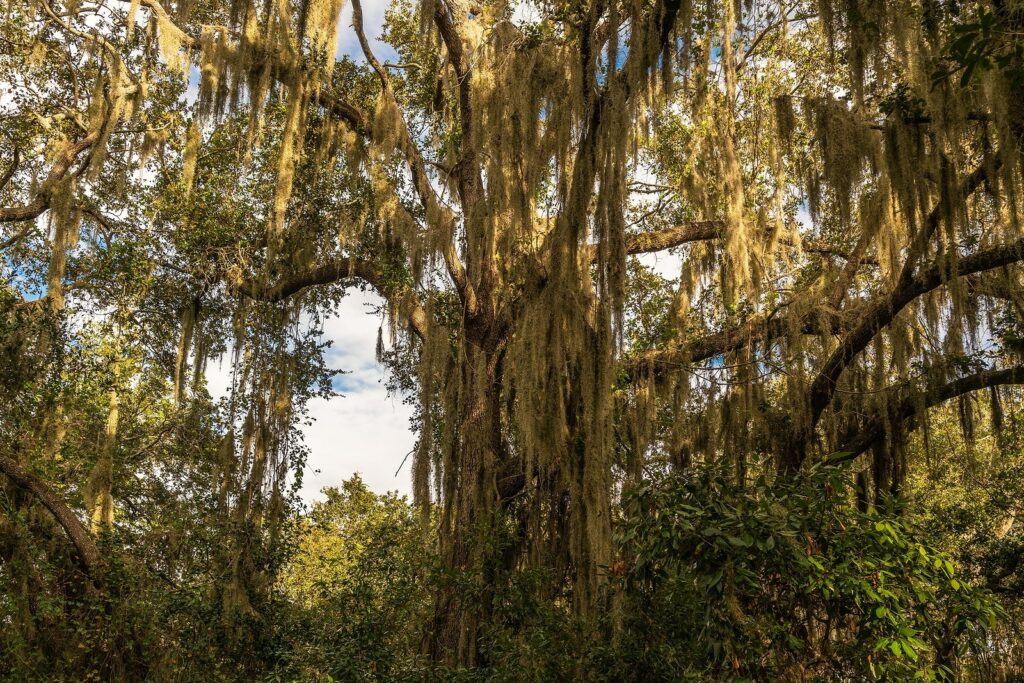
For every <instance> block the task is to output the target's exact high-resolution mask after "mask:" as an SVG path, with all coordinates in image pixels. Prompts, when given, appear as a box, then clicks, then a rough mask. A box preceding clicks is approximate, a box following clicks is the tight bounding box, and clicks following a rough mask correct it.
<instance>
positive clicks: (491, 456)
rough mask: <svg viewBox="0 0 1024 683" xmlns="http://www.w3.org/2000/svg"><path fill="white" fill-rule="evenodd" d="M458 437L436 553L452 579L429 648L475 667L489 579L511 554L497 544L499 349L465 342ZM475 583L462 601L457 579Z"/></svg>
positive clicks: (437, 609) (441, 658)
mask: <svg viewBox="0 0 1024 683" xmlns="http://www.w3.org/2000/svg"><path fill="white" fill-rule="evenodd" d="M461 373H462V375H461V377H460V382H461V389H462V399H461V416H460V420H459V429H458V436H457V439H456V440H455V443H454V444H453V445H452V446H453V452H452V453H451V454H450V457H451V461H452V462H451V463H450V464H451V466H450V467H447V468H446V470H445V482H444V489H445V490H444V505H443V513H442V519H441V525H442V533H441V544H442V545H441V559H442V561H443V563H444V565H445V568H446V569H448V570H451V571H452V572H453V574H454V576H455V577H456V583H455V584H454V585H452V586H448V587H445V588H444V589H443V590H440V591H438V593H437V597H436V600H435V604H434V619H433V624H432V633H430V634H428V652H429V654H430V655H431V657H432V658H433V659H434V660H435V661H438V662H443V663H445V664H448V665H450V666H455V667H473V666H479V665H481V664H482V663H483V662H482V661H481V657H480V652H479V633H480V627H481V625H482V624H483V623H485V622H486V620H487V618H488V617H489V616H490V614H491V611H492V604H491V602H492V599H493V590H494V585H493V583H494V581H495V579H496V578H497V577H498V575H499V574H500V573H501V571H502V570H503V569H508V568H510V567H507V566H505V565H507V564H508V562H509V561H510V558H509V556H508V555H507V554H505V553H502V552H500V549H496V548H498V544H494V543H493V540H494V535H495V534H496V533H498V529H497V528H496V526H495V524H496V522H497V521H498V519H499V518H500V515H501V514H502V512H503V509H502V495H501V493H500V489H501V488H502V483H505V484H506V487H507V482H499V479H506V478H507V474H506V473H505V472H504V470H505V465H506V461H507V458H506V457H505V450H506V449H505V448H504V445H503V441H502V439H503V435H502V429H501V412H500V401H501V386H502V376H501V353H500V352H499V351H498V350H495V349H494V348H486V349H485V348H482V347H481V346H478V345H474V344H467V345H466V347H465V360H464V361H463V363H462V367H461ZM461 581H473V582H478V583H479V585H477V586H475V587H474V588H475V589H476V590H473V591H470V592H469V593H470V594H472V595H475V596H479V600H476V599H472V598H470V599H467V592H466V591H463V590H460V587H459V582H461Z"/></svg>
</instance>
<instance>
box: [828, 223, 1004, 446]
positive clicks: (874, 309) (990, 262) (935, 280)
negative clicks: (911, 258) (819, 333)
mask: <svg viewBox="0 0 1024 683" xmlns="http://www.w3.org/2000/svg"><path fill="white" fill-rule="evenodd" d="M1021 260H1024V239H1020V240H1017V241H1016V242H1012V243H1010V244H1007V245H1004V246H1000V247H993V248H991V249H986V250H983V251H979V252H977V253H975V254H972V255H970V256H965V257H963V258H962V259H960V260H959V261H956V260H954V258H952V257H949V256H947V257H946V258H944V259H942V260H941V261H938V262H935V263H933V264H932V265H931V266H929V267H928V268H925V269H924V270H922V271H921V272H919V273H918V274H917V275H916V276H913V277H912V278H911V279H910V281H909V282H907V283H905V284H904V286H902V287H897V288H896V289H894V290H893V291H892V292H891V293H890V294H889V295H888V296H886V297H884V298H883V299H881V300H879V301H877V302H876V303H875V304H874V305H873V306H871V307H870V308H869V309H868V310H867V311H865V312H864V313H863V314H862V315H861V323H860V324H859V325H858V326H857V327H856V328H854V329H853V330H852V331H851V332H850V333H849V334H848V335H847V336H846V338H845V339H843V341H842V343H841V344H840V345H839V348H837V349H836V350H835V351H834V352H833V353H832V355H831V356H829V358H828V360H827V361H825V365H824V366H823V367H822V368H821V371H820V372H819V373H818V376H817V377H815V379H814V383H813V384H812V385H811V390H810V416H811V419H810V428H811V429H813V427H814V425H816V424H817V422H818V419H819V418H820V417H821V414H822V412H824V410H825V408H827V407H828V405H829V403H831V402H832V397H833V395H834V394H835V390H836V385H837V384H836V383H837V382H838V380H839V376H840V375H841V374H842V373H843V370H845V369H846V367H847V366H848V365H849V364H850V363H851V362H852V361H853V359H854V358H856V356H857V355H858V354H859V353H860V352H861V351H863V350H864V349H865V348H866V347H867V345H868V344H869V343H870V342H871V340H872V339H873V338H874V336H875V335H876V334H877V333H878V332H880V331H881V330H882V329H883V328H884V327H886V326H887V325H888V324H889V323H890V322H892V320H893V319H894V318H895V317H896V315H897V314H898V313H899V312H900V311H902V310H903V309H904V308H906V306H907V305H908V304H910V303H911V302H912V301H914V300H915V299H917V298H918V297H920V296H922V295H923V294H927V293H928V292H930V291H932V290H933V289H936V288H938V287H940V286H941V285H943V284H944V283H946V282H948V281H949V280H951V279H953V278H955V277H963V276H965V275H970V274H972V273H980V272H983V271H986V270H992V269H993V268H999V267H1000V266H1006V265H1009V264H1011V263H1016V262H1018V261H1021Z"/></svg>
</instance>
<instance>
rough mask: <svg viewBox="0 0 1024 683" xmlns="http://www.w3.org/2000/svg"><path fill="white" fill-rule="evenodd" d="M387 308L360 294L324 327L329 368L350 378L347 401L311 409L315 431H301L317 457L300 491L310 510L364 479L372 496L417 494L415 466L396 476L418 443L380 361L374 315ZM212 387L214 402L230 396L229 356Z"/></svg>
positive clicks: (338, 384)
mask: <svg viewBox="0 0 1024 683" xmlns="http://www.w3.org/2000/svg"><path fill="white" fill-rule="evenodd" d="M381 303H382V300H381V298H380V297H378V296H377V295H375V294H371V293H368V292H360V291H358V290H353V291H351V292H349V294H348V295H347V296H346V297H345V298H344V299H343V300H342V302H341V305H340V306H339V307H338V312H337V315H335V316H333V317H331V318H330V319H329V320H327V321H326V324H325V326H324V336H325V337H326V338H327V339H330V340H331V341H332V342H333V346H332V348H331V349H330V350H329V351H328V354H327V363H328V366H329V367H331V368H332V369H335V370H344V371H346V374H344V375H340V376H339V377H338V379H337V380H336V381H335V388H336V390H337V391H338V392H339V393H341V394H342V395H340V396H335V397H333V398H329V399H320V398H318V399H314V400H312V401H310V403H309V406H308V407H309V417H310V418H311V419H312V424H310V425H307V426H305V427H303V429H302V431H303V435H304V437H305V441H306V445H307V446H309V449H310V455H309V461H308V462H307V463H306V470H305V473H304V475H303V485H302V490H301V494H302V498H303V500H305V501H306V502H307V503H310V502H312V501H314V500H317V499H319V498H321V497H322V496H321V495H320V491H321V489H323V488H324V487H326V486H338V485H339V484H341V482H343V481H344V480H346V479H348V478H349V477H351V476H352V475H353V474H355V473H357V472H358V473H359V475H360V476H361V477H362V478H363V481H364V482H366V485H367V486H369V487H370V489H371V490H373V491H377V492H381V493H382V492H384V491H398V492H399V493H402V494H406V495H409V494H411V491H412V482H411V473H410V472H411V470H410V464H411V463H410V462H408V461H407V462H406V463H405V465H404V466H403V467H402V468H401V471H399V472H398V473H397V475H396V471H397V470H398V469H399V467H400V466H401V465H402V461H403V459H405V457H406V454H407V453H409V451H410V450H412V448H413V445H414V443H415V440H416V437H415V435H414V434H413V433H412V432H411V431H409V419H410V418H411V417H412V409H411V407H410V406H408V405H405V404H403V403H402V401H401V398H400V397H389V396H388V393H387V390H386V389H385V388H384V369H383V368H382V367H381V366H380V365H379V364H378V363H377V360H376V357H375V355H376V344H377V329H378V328H379V326H380V318H379V316H376V315H373V314H372V312H373V310H374V309H375V308H376V307H378V306H379V305H380V304H381ZM206 381H207V389H208V390H209V392H210V394H211V395H212V396H213V397H214V398H219V397H222V396H225V395H227V393H228V391H229V390H230V387H231V362H230V356H225V357H224V358H221V359H220V361H219V362H216V363H212V364H211V366H210V367H209V368H208V373H207V378H206Z"/></svg>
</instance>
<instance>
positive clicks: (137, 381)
mask: <svg viewBox="0 0 1024 683" xmlns="http://www.w3.org/2000/svg"><path fill="white" fill-rule="evenodd" d="M340 12H341V3H340V1H339V0H307V1H305V2H289V1H287V0H268V1H267V2H262V3H255V2H246V1H242V0H236V1H233V2H230V3H217V2H211V3H192V2H177V3H171V2H167V3H161V2H158V1H157V0H133V1H132V2H130V3H129V2H96V3H92V2H84V1H81V2H63V3H60V2H57V1H56V0H31V1H29V2H24V3H8V6H7V8H6V10H5V14H4V18H3V22H4V23H3V26H4V31H3V37H2V38H0V41H2V42H0V44H2V45H3V57H2V61H0V83H3V84H4V85H5V92H6V93H8V94H6V95H5V96H4V98H3V99H2V100H0V106H2V107H3V113H2V116H3V117H4V126H5V129H4V142H3V143H2V144H3V146H2V147H0V153H2V164H3V168H4V170H3V175H2V177H0V192H2V195H0V199H2V204H3V208H0V221H2V222H3V224H4V233H3V237H2V241H0V247H2V250H3V253H4V256H5V265H4V276H5V278H6V282H5V284H4V292H3V296H4V299H3V306H4V308H3V315H4V316H5V318H6V321H5V327H4V330H5V336H4V338H3V343H4V349H5V358H8V359H10V362H11V365H12V368H16V369H17V371H18V372H17V374H16V375H15V374H12V375H11V376H12V377H14V378H15V379H12V381H11V382H10V383H9V385H8V386H5V388H4V391H5V392H7V393H8V395H10V396H11V397H12V400H13V401H14V403H12V405H17V406H19V408H18V411H16V412H12V413H11V414H10V415H8V416H5V417H4V418H3V421H4V424H3V429H4V430H5V432H6V433H7V434H10V435H11V438H9V439H6V443H8V444H10V445H9V446H5V447H4V448H3V450H2V451H0V469H2V471H3V473H4V474H5V475H6V477H7V480H8V485H9V486H10V487H11V490H14V491H17V492H18V495H19V496H23V497H24V499H25V500H24V501H23V505H26V506H31V505H41V506H42V507H43V508H45V509H46V510H47V511H48V512H49V514H50V515H52V518H53V520H55V522H56V523H57V524H59V525H60V527H61V528H62V529H63V532H64V533H65V534H66V535H67V538H68V539H69V540H70V542H71V544H72V545H73V547H74V548H75V554H76V557H77V560H78V561H79V562H80V564H81V566H82V569H83V571H84V572H85V574H86V575H89V576H95V575H96V574H97V572H98V571H99V570H100V568H101V566H102V564H103V556H102V552H101V550H100V548H99V546H98V545H97V540H96V539H97V538H103V535H104V533H106V532H108V531H109V530H110V529H111V528H112V527H113V525H114V518H115V514H116V510H117V509H118V507H119V503H118V499H117V491H116V489H117V486H116V485H115V479H116V476H115V473H116V472H117V471H118V469H119V467H120V466H121V465H120V464H119V463H118V462H117V460H118V458H119V457H125V456H126V455H127V454H128V453H127V452H126V451H127V450H128V449H129V448H134V447H127V446H125V440H124V438H123V436H122V435H123V431H124V427H123V425H122V423H123V422H124V417H123V416H122V412H123V408H122V406H124V405H126V403H127V402H126V399H127V398H128V397H130V396H132V395H133V392H139V391H141V390H142V388H143V387H144V386H145V387H146V388H147V391H149V392H150V394H151V395H152V397H153V398H152V400H154V401H156V400H161V401H163V405H164V406H165V407H164V408H162V409H161V412H163V413H164V414H165V416H168V417H167V419H168V420H171V419H180V420H182V421H183V424H182V425H181V426H180V427H179V428H178V429H179V430H180V432H181V434H186V433H188V431H189V429H195V428H196V427H195V421H193V422H192V423H189V422H188V420H189V417H188V416H189V415H190V414H194V415H199V414H200V412H201V411H199V412H197V411H196V405H198V404H201V402H202V396H203V394H202V391H201V386H202V377H203V374H204V367H205V365H206V363H207V362H208V361H209V360H210V359H213V358H217V357H219V356H221V355H222V354H224V353H225V352H226V351H228V352H229V359H230V361H229V362H230V363H231V368H232V377H233V379H232V389H231V392H230V397H229V399H228V400H227V401H226V404H225V405H224V406H222V409H223V410H222V412H221V413H220V422H219V424H217V425H209V424H206V425H204V428H206V429H211V430H213V431H214V432H215V433H216V434H217V435H218V436H217V438H219V440H220V443H219V446H218V447H219V451H218V453H219V454H218V455H217V457H216V458H215V459H214V460H215V462H216V474H215V475H214V477H213V478H214V480H215V481H216V490H215V491H213V492H211V495H212V496H213V498H212V500H211V503H210V504H211V506H213V509H215V510H216V511H217V514H218V515H219V518H220V519H222V520H225V521H224V524H225V527H224V529H225V530H224V534H225V541H224V543H223V553H222V556H221V557H219V558H218V559H217V562H218V563H219V564H218V566H219V567H221V568H222V571H221V572H220V575H221V576H223V577H226V578H225V579H224V581H223V582H222V585H221V588H220V590H221V592H222V598H223V603H224V605H225V609H226V610H229V611H233V612H235V613H239V614H245V613H248V612H250V611H251V610H252V602H253V601H254V600H256V599H257V596H259V595H260V594H261V593H263V592H265V590H266V588H267V580H268V578H267V576H268V575H267V572H266V571H265V568H261V566H260V565H259V561H257V560H256V559H254V558H255V557H256V556H257V555H259V553H260V552H263V551H266V553H267V556H268V557H270V556H273V552H272V551H270V550H267V549H266V548H263V549H259V548H256V547H255V545H254V541H253V539H254V538H255V537H256V531H259V532H260V533H267V534H268V535H269V537H270V539H271V541H270V546H271V547H272V546H274V544H275V543H276V542H277V541H276V540H274V539H276V538H277V534H278V530H279V525H280V523H281V517H282V511H283V510H284V508H285V506H286V500H287V497H288V495H289V494H288V487H289V485H290V479H289V474H290V472H293V471H294V470H295V469H296V467H298V466H301V463H302V461H303V457H304V451H303V449H302V446H301V444H300V442H299V440H298V436H297V432H296V429H295V427H296V426H297V424H298V423H299V421H300V420H301V419H302V415H303V410H304V405H305V402H306V400H308V399H309V398H310V397H311V396H313V395H315V394H316V393H317V392H319V391H321V390H322V389H323V387H324V386H325V384H326V383H327V380H328V379H329V377H328V374H329V372H328V371H327V369H326V368H325V367H324V365H323V356H322V346H321V342H320V341H319V328H320V323H321V321H322V320H323V318H324V317H325V316H326V315H328V314H329V313H330V311H331V308H332V306H333V304H334V303H336V301H337V298H338V297H339V296H340V295H341V294H342V293H343V291H344V289H345V288H349V287H357V286H361V287H368V288H372V289H373V290H375V291H376V292H378V293H379V294H380V295H381V296H382V297H383V299H384V300H385V301H386V311H385V314H386V318H387V321H388V332H389V335H388V344H387V345H385V344H384V340H383V338H382V342H381V344H380V345H379V353H380V355H381V357H382V359H386V360H387V361H388V362H389V363H390V364H391V365H392V366H393V369H394V372H395V373H396V376H398V377H400V379H401V380H402V381H404V382H405V383H406V384H407V386H408V387H413V388H414V389H413V391H414V395H415V401H416V405H417V407H418V417H417V429H418V443H417V448H416V452H415V454H414V456H413V460H412V466H411V469H412V473H413V474H412V476H413V482H414V485H413V488H414V492H415V498H416V502H417V505H418V507H419V508H420V509H421V511H422V513H423V516H424V518H426V517H428V516H429V515H430V513H431V510H432V509H436V510H437V514H438V519H437V521H436V535H437V542H438V547H439V554H440V557H441V558H442V562H443V564H444V565H445V566H446V567H447V568H448V569H450V570H453V571H464V572H470V573H472V574H473V575H474V576H475V577H476V580H477V581H478V582H479V584H480V586H481V589H482V591H483V594H484V597H483V599H482V600H481V601H480V602H481V604H474V605H468V604H466V603H464V602H463V601H462V600H461V598H460V594H459V592H458V591H456V590H449V591H439V592H438V594H437V598H436V603H435V605H434V617H433V624H432V627H431V628H430V629H429V630H430V638H429V643H428V649H429V651H430V653H431V654H432V655H433V656H434V657H435V658H436V659H437V660H441V661H446V662H449V663H453V664H459V665H473V664H476V663H479V662H480V657H481V653H480V651H479V636H480V632H481V628H482V627H483V626H486V624H487V622H488V619H489V615H490V613H491V610H492V605H490V604H489V598H488V594H487V593H488V590H489V588H488V587H489V586H492V585H493V584H494V583H495V582H496V581H497V579H498V578H499V577H501V576H502V575H503V573H506V572H508V571H511V570H513V569H515V568H522V567H527V568H535V567H545V568H548V569H551V570H552V572H551V575H552V576H553V577H555V579H553V580H552V581H551V582H550V583H549V584H548V585H544V586H541V587H539V588H538V590H539V591H541V592H543V593H544V594H545V595H546V597H548V598H550V599H551V600H564V601H565V602H566V603H567V604H571V605H572V606H573V609H574V610H575V611H576V612H577V613H578V614H581V615H586V614H588V613H591V612H593V611H594V610H595V609H597V608H598V606H599V605H601V604H602V603H603V602H604V601H605V600H606V599H607V595H606V590H605V585H606V582H607V568H608V567H610V566H612V565H613V562H614V561H616V558H615V557H613V551H612V526H613V524H612V523H613V519H612V516H613V513H612V510H613V507H614V504H615V502H616V496H617V492H618V491H619V490H620V488H621V486H622V485H624V484H629V483H630V482H634V481H636V480H638V479H639V478H640V477H641V476H642V474H643V472H644V470H645V468H650V467H655V466H657V467H669V468H678V469H682V468H686V467H688V466H690V465H691V464H693V463H695V462H698V461H718V460H725V461H728V462H729V463H730V464H731V465H732V466H733V468H734V472H735V476H736V478H737V481H739V482H743V481H745V479H746V476H747V471H748V469H749V468H751V467H758V466H760V463H763V462H764V461H765V460H766V459H767V460H770V461H771V462H772V463H773V464H774V469H775V470H776V471H777V475H778V476H779V477H784V478H788V477H793V476H796V475H797V474H798V473H799V472H800V470H801V468H803V467H806V466H807V465H809V464H811V463H814V462H819V461H821V460H823V459H825V458H826V457H829V456H831V458H832V459H833V460H844V459H845V460H850V459H855V458H863V459H864V460H865V461H866V463H867V467H866V468H864V469H863V470H862V475H861V488H862V496H863V497H864V502H865V504H867V503H868V502H870V503H875V502H878V503H879V504H881V503H882V501H883V500H884V499H886V498H887V496H888V494H893V493H899V492H900V490H901V486H902V485H903V483H904V481H905V479H906V476H907V461H906V456H905V450H904V447H905V443H906V440H907V433H908V431H909V430H911V429H913V428H914V427H917V426H921V425H927V420H928V409H929V408H931V407H933V406H936V405H938V404H940V403H943V402H946V401H950V400H953V399H959V400H963V397H965V396H967V395H969V394H971V393H973V392H978V391H982V390H986V391H990V393H991V395H992V396H993V397H994V400H998V396H999V391H1000V387H1005V386H1006V385H1013V384H1020V383H1022V381H1024V367H1021V366H1020V365H1019V354H1018V351H1019V348H1018V347H1015V346H1014V344H1013V343H1012V342H1013V340H1015V339H1019V333H1020V331H1019V324H1020V315H1021V312H1022V309H1021V304H1022V297H1021V292H1022V289H1021V270H1020V267H1019V263H1020V261H1022V260H1024V232H1022V229H1021V212H1022V209H1021V205H1020V200H1021V194H1020V193H1021V181H1022V177H1021V173H1022V170H1024V167H1022V160H1024V157H1022V139H1024V98H1022V97H1021V96H1020V95H1021V92H1022V88H1024V64H1022V59H1024V57H1022V54H1021V49H1020V42H1019V35H1020V32H1021V30H1022V26H1021V22H1022V12H1021V8H1020V7H1019V6H1017V5H1014V4H1013V3H1009V2H1003V1H1002V0H998V1H997V0H992V1H989V0H983V1H979V2H973V3H968V4H964V5H960V4H943V3H939V2H932V1H928V2H922V3H910V2H875V1H871V0H856V1H853V2H848V3H844V4H841V5H840V4H833V3H831V2H830V1H829V0H818V1H816V2H795V3H792V4H789V3H775V2H745V3H735V2H730V1H729V0H726V1H725V2H708V3H691V2H688V0H682V1H680V2H674V1H671V0H669V1H664V2H663V1H660V0H652V1H650V2H624V3H614V2H602V1H598V2H572V3H538V4H522V5H519V4H514V3H503V2H492V3H476V4H463V3H460V2H453V1H452V0H425V2H423V3H422V4H420V5H418V6H407V5H403V4H397V5H395V6H394V7H393V8H392V9H391V11H390V14H389V17H388V21H387V24H386V26H385V32H384V36H383V38H384V40H385V41H386V42H387V43H389V44H390V45H391V46H392V48H393V50H394V52H395V54H397V55H398V57H397V59H398V60H399V61H398V62H396V63H387V62H384V61H382V59H383V57H382V56H380V55H377V54H375V53H374V50H373V48H372V47H371V43H370V42H369V37H368V36H367V34H366V29H365V27H364V23H363V11H362V7H361V4H360V2H359V0H352V7H351V16H352V22H351V26H347V25H345V26H343V25H340V24H339V17H340ZM339 32H352V34H354V36H355V38H356V39H357V41H358V44H359V45H360V47H361V49H362V57H363V59H362V60H360V61H359V62H358V63H354V62H352V61H350V60H348V59H347V58H341V59H338V58H337V57H336V54H335V46H336V43H337V36H338V35H339ZM664 251H671V252H672V253H673V254H674V255H675V257H676V259H677V260H678V262H679V264H680V265H679V272H678V274H677V276H676V277H675V278H673V279H669V280H664V279H661V278H660V276H658V275H656V274H655V273H653V272H651V271H650V269H649V268H648V267H646V266H645V265H644V262H640V261H637V260H636V259H635V258H634V257H637V256H639V255H643V254H652V253H658V252H664ZM673 262H674V261H673ZM86 311H87V312H89V314H90V315H92V316H94V317H99V318H102V319H103V320H104V321H105V322H104V324H105V325H107V328H106V329H105V332H104V338H106V339H107V340H108V341H107V342H106V343H107V344H108V345H109V348H108V349H107V350H106V351H105V353H106V354H107V356H108V357H109V359H110V363H109V366H108V368H107V370H106V379H105V381H104V385H105V386H103V387H102V388H101V389H102V391H100V393H101V394H103V395H104V396H105V399H96V400H101V404H102V406H103V408H101V409H100V412H102V417H101V418H97V417H96V416H95V415H94V419H93V427H91V429H92V430H93V432H92V434H93V435H94V436H95V439H94V444H93V445H92V446H91V448H93V454H92V457H91V467H90V470H89V472H88V473H84V472H80V473H75V474H76V476H77V477H78V479H77V481H76V495H78V493H77V492H79V491H80V494H81V501H80V508H81V510H82V511H83V512H84V513H85V518H86V520H87V521H85V522H83V521H82V518H80V517H79V514H78V511H77V510H76V509H75V508H76V507H78V505H76V504H75V503H74V502H73V501H70V500H68V499H67V498H66V497H65V496H63V495H62V494H61V492H60V491H59V490H58V488H57V487H55V486H54V485H53V482H48V481H47V479H46V478H45V477H44V476H43V474H44V473H45V470H46V469H47V468H49V469H50V471H51V472H52V471H53V468H54V467H55V465H54V462H53V460H54V458H56V457H57V455H59V452H60V451H61V449H62V447H64V440H65V439H66V438H67V436H66V433H67V432H68V430H69V429H72V428H74V429H77V428H78V425H77V424H75V423H74V422H73V421H72V419H71V416H72V413H74V414H75V415H77V414H79V413H80V412H81V407H80V406H77V407H76V405H75V400H73V399H75V393H74V392H73V391H71V390H70V389H69V388H68V386H69V382H68V381H67V377H68V375H67V373H68V372H69V369H68V368H69V366H68V365H66V362H65V361H64V360H63V357H62V351H63V350H65V349H67V348H75V347H76V345H77V344H78V342H77V341H76V338H77V337H78V336H80V335H81V334H82V332H81V325H82V323H81V322H80V321H79V322H76V317H75V316H76V315H78V314H81V313H82V312H86ZM386 346H390V347H391V350H390V351H389V350H387V349H386V348H385V347H386ZM158 377H159V378H161V380H162V381H163V382H164V384H163V385H161V386H157V385H156V384H155V382H156V378H158ZM62 378H63V379H62ZM143 378H147V379H145V381H144V379H143ZM146 382H154V384H146ZM97 391H99V390H97ZM161 392H162V393H161ZM94 411H95V407H94ZM190 411H192V412H191V413H190ZM169 416H177V417H173V418H172V417H169ZM135 419H136V418H135V417H132V418H131V419H130V420H129V422H128V424H131V423H132V421H134V420H135ZM151 419H156V418H155V417H154V418H151ZM97 420H98V422H97ZM98 424H102V428H101V429H100V428H99V427H98V426H97V425H98ZM73 438H74V440H75V441H76V442H77V441H82V440H84V439H85V438H86V437H85V436H84V435H83V434H77V435H73ZM498 533H500V534H502V535H504V537H506V538H508V539H510V540H509V541H508V542H506V543H503V544H498V545H496V544H494V543H491V542H489V541H488V538H490V537H491V536H493V535H494V534H498ZM257 550H259V552H257ZM268 562H269V560H268Z"/></svg>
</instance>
